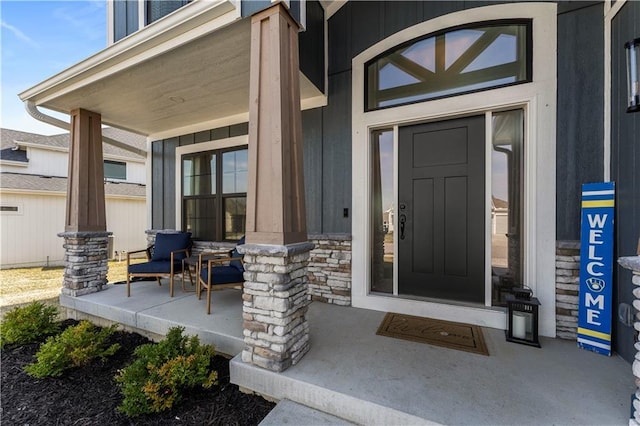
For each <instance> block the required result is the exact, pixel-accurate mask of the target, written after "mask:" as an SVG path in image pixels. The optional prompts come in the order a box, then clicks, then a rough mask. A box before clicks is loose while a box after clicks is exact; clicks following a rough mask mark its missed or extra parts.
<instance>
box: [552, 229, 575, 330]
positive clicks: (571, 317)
mask: <svg viewBox="0 0 640 426" xmlns="http://www.w3.org/2000/svg"><path fill="white" fill-rule="evenodd" d="M579 290H580V242H579V241H556V335H557V336H558V338H560V339H569V340H576V338H577V330H578V302H579V296H578V292H579Z"/></svg>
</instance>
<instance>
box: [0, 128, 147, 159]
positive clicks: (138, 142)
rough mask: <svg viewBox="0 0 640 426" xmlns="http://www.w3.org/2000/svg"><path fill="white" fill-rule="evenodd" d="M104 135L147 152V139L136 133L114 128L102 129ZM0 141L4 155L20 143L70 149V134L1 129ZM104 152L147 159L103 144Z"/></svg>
mask: <svg viewBox="0 0 640 426" xmlns="http://www.w3.org/2000/svg"><path fill="white" fill-rule="evenodd" d="M102 134H103V136H107V137H109V138H111V139H115V140H117V141H120V142H123V143H126V144H127V145H131V146H133V147H135V148H138V149H142V150H145V149H146V148H147V139H146V137H144V136H140V135H137V134H135V133H131V132H127V131H125V130H120V129H115V128H113V127H106V128H104V129H102ZM0 141H1V147H2V151H3V154H4V149H5V148H10V147H15V146H16V145H19V144H20V142H26V143H30V144H37V145H41V146H43V147H52V148H64V149H69V133H61V134H58V135H51V136H45V135H37V134H35V133H28V132H21V131H18V130H11V129H0ZM102 150H103V153H104V154H105V155H113V156H118V157H126V158H132V159H139V160H144V159H145V157H143V156H141V155H138V154H134V153H132V152H130V151H127V150H124V149H122V148H117V147H115V146H112V145H109V144H106V143H103V144H102ZM1 158H2V159H8V158H5V157H4V155H3V156H2V157H1Z"/></svg>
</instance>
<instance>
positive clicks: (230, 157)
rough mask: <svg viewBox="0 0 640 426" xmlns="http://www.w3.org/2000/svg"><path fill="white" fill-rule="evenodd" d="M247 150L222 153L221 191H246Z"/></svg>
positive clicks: (230, 192)
mask: <svg viewBox="0 0 640 426" xmlns="http://www.w3.org/2000/svg"><path fill="white" fill-rule="evenodd" d="M247 164H248V163H247V150H246V149H244V150H242V151H231V152H225V153H224V154H223V155H222V192H223V193H224V194H233V193H237V192H247V170H248V165H247Z"/></svg>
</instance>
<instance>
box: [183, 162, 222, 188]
mask: <svg viewBox="0 0 640 426" xmlns="http://www.w3.org/2000/svg"><path fill="white" fill-rule="evenodd" d="M182 182H183V183H182V185H183V186H182V195H183V196H191V195H213V194H215V193H216V156H215V154H211V153H207V154H199V155H197V156H192V157H185V158H184V159H183V160H182Z"/></svg>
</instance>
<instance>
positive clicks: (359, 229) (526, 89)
mask: <svg viewBox="0 0 640 426" xmlns="http://www.w3.org/2000/svg"><path fill="white" fill-rule="evenodd" d="M521 18H524V19H532V20H533V56H532V57H533V81H532V82H531V83H524V84H520V85H516V86H510V87H503V88H497V89H493V90H489V91H483V92H478V93H471V94H467V95H460V96H454V97H450V98H444V99H438V100H432V101H427V102H421V103H416V104H412V105H404V106H398V107H395V108H387V109H383V110H377V111H370V112H364V111H365V108H364V90H365V88H364V81H365V80H364V72H365V63H366V62H367V61H368V60H370V59H372V58H374V57H375V56H377V55H379V54H381V53H383V52H385V51H386V50H388V49H390V48H392V47H394V46H397V45H399V44H401V43H403V42H406V41H409V40H412V39H414V38H416V37H419V36H422V35H426V34H430V33H432V32H435V31H439V30H444V29H447V28H450V27H453V26H457V25H463V24H470V23H473V22H482V21H488V20H495V19H521ZM556 39H557V6H556V4H553V3H526V4H520V5H519V6H518V7H517V8H514V7H513V5H495V6H487V7H480V8H474V9H470V10H465V11H461V12H456V13H452V14H449V15H445V16H441V17H438V18H436V19H433V20H430V21H427V22H423V23H421V24H418V25H415V26H413V27H410V28H407V29H405V30H402V31H400V32H398V33H396V34H393V35H392V36H390V37H388V38H387V39H385V40H382V41H380V42H379V43H377V44H376V45H374V46H372V47H370V48H369V49H367V50H365V51H364V52H362V53H361V54H359V55H358V56H357V57H355V58H354V59H353V61H352V99H353V101H352V158H353V160H352V170H353V175H352V187H353V191H352V194H353V195H352V208H353V218H354V220H353V222H352V238H353V240H352V250H353V254H352V256H353V261H352V304H353V306H355V307H362V308H368V309H376V310H381V311H395V312H398V311H399V312H406V313H409V314H414V315H422V316H430V317H436V318H441V319H445V320H452V321H462V322H468V323H474V324H478V325H482V326H488V327H494V328H505V324H506V319H505V313H504V310H501V309H493V308H490V307H478V306H468V305H464V304H455V305H452V304H443V303H436V302H428V301H417V300H407V299H401V298H398V297H394V296H392V295H389V296H381V295H378V294H375V295H374V294H370V293H369V283H370V255H369V254H370V253H371V251H370V247H371V241H370V232H369V230H370V227H371V215H370V208H369V206H370V205H371V204H370V201H371V200H370V191H371V185H370V176H371V174H370V171H371V169H370V163H371V152H370V146H371V143H370V137H369V135H370V133H371V130H372V129H376V128H381V127H388V128H393V127H395V126H399V125H405V124H409V123H415V122H424V121H432V120H434V121H435V120H442V119H448V118H453V117H456V116H466V115H477V114H484V113H486V112H487V111H493V110H500V109H508V108H510V107H514V108H518V107H523V106H524V108H525V123H527V124H526V125H525V140H526V141H527V143H526V144H525V158H526V164H525V174H524V178H525V188H526V192H525V206H527V208H526V210H525V217H524V226H525V231H524V238H525V256H526V257H525V265H524V266H525V267H524V278H525V284H526V285H528V286H529V287H531V288H532V289H533V291H534V294H535V295H536V296H537V297H538V298H539V299H540V302H541V303H542V306H541V308H540V323H539V325H540V334H542V335H545V336H552V337H554V336H555V328H556V326H555V324H556V323H555V222H556V216H555V188H556V185H555V178H556V173H555V158H556V152H555V138H556V125H555V123H556V68H557V66H556V62H557V49H556ZM538 224H540V226H538Z"/></svg>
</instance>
